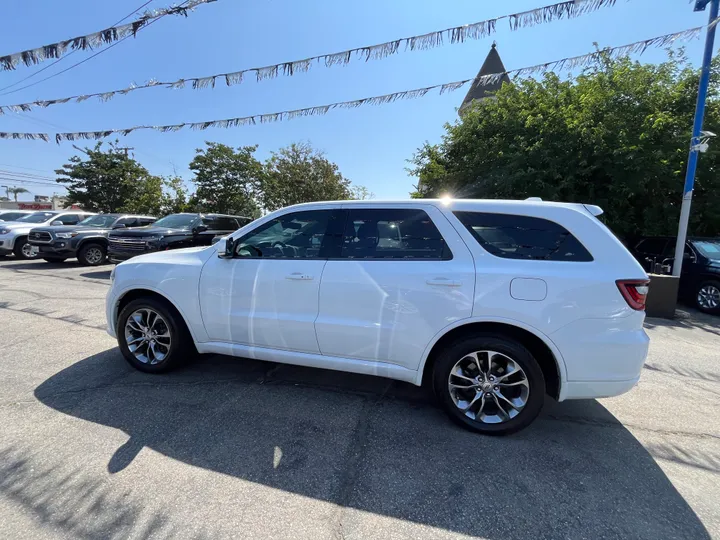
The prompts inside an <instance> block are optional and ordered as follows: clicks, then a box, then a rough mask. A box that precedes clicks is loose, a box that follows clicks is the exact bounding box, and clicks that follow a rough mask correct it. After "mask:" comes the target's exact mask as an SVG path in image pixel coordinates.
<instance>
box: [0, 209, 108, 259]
mask: <svg viewBox="0 0 720 540" xmlns="http://www.w3.org/2000/svg"><path fill="white" fill-rule="evenodd" d="M92 215H94V214H93V213H92V212H82V211H78V210H71V211H70V210H69V211H67V212H65V211H59V212H58V211H52V210H47V211H46V210H39V211H37V212H32V213H31V214H28V215H26V216H23V217H21V218H18V219H17V220H15V221H11V222H7V223H0V256H5V255H9V254H10V253H14V254H15V256H16V257H17V258H18V259H36V258H37V257H38V250H37V247H36V246H33V245H31V244H30V242H29V241H28V235H29V234H30V231H31V230H32V229H34V228H35V227H38V226H41V225H42V226H52V227H62V226H63V225H75V224H77V223H79V222H80V221H82V220H83V219H85V218H86V217H88V216H92Z"/></svg>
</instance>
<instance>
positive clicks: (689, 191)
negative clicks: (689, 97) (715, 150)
mask: <svg viewBox="0 0 720 540" xmlns="http://www.w3.org/2000/svg"><path fill="white" fill-rule="evenodd" d="M708 4H710V16H709V18H708V29H707V35H706V36H705V52H704V53H703V63H702V69H701V71H700V85H699V87H698V96H697V105H696V106H695V121H694V123H693V130H692V138H691V139H690V154H689V155H688V165H687V171H686V173H685V187H684V188H683V198H682V206H681V207H680V224H679V226H678V235H677V244H675V260H674V261H673V276H675V277H680V272H681V270H682V263H683V254H684V253H685V241H686V240H687V228H688V220H689V219H690V205H691V204H692V195H693V188H694V187H695V170H696V169H697V162H698V154H699V153H700V152H701V151H702V144H701V143H702V141H701V140H700V136H701V135H702V133H701V131H702V126H703V117H704V116H705V100H706V99H707V91H708V85H709V83H710V62H711V61H712V56H713V46H714V43H715V27H716V26H717V21H716V20H715V19H717V16H718V5H719V4H720V0H696V2H695V11H704V10H705V8H706V7H707V5H708ZM705 147H707V146H705Z"/></svg>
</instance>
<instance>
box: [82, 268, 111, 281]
mask: <svg viewBox="0 0 720 540" xmlns="http://www.w3.org/2000/svg"><path fill="white" fill-rule="evenodd" d="M111 271H112V268H108V269H107V270H95V271H94V272H83V273H82V274H80V277H84V278H90V279H110V272H111Z"/></svg>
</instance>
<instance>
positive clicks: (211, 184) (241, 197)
mask: <svg viewBox="0 0 720 540" xmlns="http://www.w3.org/2000/svg"><path fill="white" fill-rule="evenodd" d="M205 144H206V148H198V149H197V150H196V155H195V157H194V158H193V160H192V161H191V162H190V170H192V171H193V172H194V173H195V178H194V179H193V182H194V183H195V184H196V186H197V190H196V192H195V196H194V197H193V200H192V205H193V206H195V207H196V208H194V210H198V211H204V212H219V213H224V214H236V215H244V216H248V217H257V216H258V215H259V213H260V211H259V208H258V204H257V202H256V200H257V198H258V190H259V187H260V183H261V177H262V173H263V167H262V163H260V161H258V160H257V159H256V158H255V151H256V150H257V146H242V147H240V148H238V149H237V150H236V149H234V148H232V147H230V146H227V145H225V144H220V143H215V142H206V143H205Z"/></svg>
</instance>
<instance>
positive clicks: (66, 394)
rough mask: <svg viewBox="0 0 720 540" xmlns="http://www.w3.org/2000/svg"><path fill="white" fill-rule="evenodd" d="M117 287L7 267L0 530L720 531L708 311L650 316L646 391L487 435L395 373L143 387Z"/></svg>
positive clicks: (715, 323)
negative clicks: (457, 421) (119, 340)
mask: <svg viewBox="0 0 720 540" xmlns="http://www.w3.org/2000/svg"><path fill="white" fill-rule="evenodd" d="M109 274H110V267H109V266H102V267H98V268H87V267H80V266H78V265H77V264H76V263H75V262H74V261H67V262H66V263H63V264H48V263H45V262H39V261H30V262H28V261H16V260H14V259H12V258H5V259H0V340H1V341H0V343H1V345H0V537H3V538H13V539H18V540H19V539H40V538H43V539H44V538H53V539H55V538H68V539H77V538H88V539H96V538H97V539H114V538H117V539H120V538H134V539H141V538H191V539H206V538H207V539H211V538H258V539H259V538H262V539H268V538H292V539H304V538H308V539H318V540H320V539H325V538H328V539H330V538H341V539H360V538H363V539H364V538H383V539H386V538H388V539H395V538H398V539H400V538H408V539H410V538H412V539H425V538H460V537H481V538H489V539H497V540H500V539H508V538H523V539H527V538H533V539H539V538H552V539H556V538H572V539H579V538H648V539H658V538H698V539H701V538H709V537H717V538H720V419H719V418H720V317H709V316H705V315H702V314H699V313H696V312H692V311H683V312H681V313H680V315H681V316H680V318H678V319H676V320H674V321H666V320H660V319H648V322H647V330H648V333H649V334H650V337H651V346H650V356H649V358H648V361H647V364H646V369H644V370H643V374H642V378H641V381H640V384H639V386H638V387H636V388H635V389H633V390H632V391H631V392H630V393H628V394H626V395H624V396H621V397H618V398H612V399H602V400H592V401H577V402H566V403H560V404H557V403H554V402H552V401H551V400H548V402H547V404H546V406H545V409H544V412H543V413H542V415H541V417H540V418H539V419H538V421H536V422H535V424H533V425H532V426H531V427H530V428H528V429H527V430H525V431H523V432H521V433H518V434H516V435H513V436H510V437H504V438H492V437H483V436H479V435H476V434H473V433H470V432H467V431H465V430H463V429H461V428H459V427H456V426H455V425H454V424H452V423H451V422H450V421H449V420H448V419H447V418H446V417H445V416H444V414H443V413H442V411H440V410H439V409H437V408H436V407H435V406H434V405H433V404H432V403H431V402H430V401H429V400H428V399H427V398H426V396H425V395H424V394H423V391H422V390H420V389H418V388H415V387H413V386H412V385H408V384H404V383H400V382H393V381H389V380H386V379H380V378H373V377H366V376H359V375H352V374H343V373H338V372H332V371H326V370H314V369H309V368H300V367H293V366H284V365H279V364H272V363H267V362H258V361H251V360H239V359H233V358H227V357H221V356H210V357H207V358H202V359H201V360H200V361H198V362H196V363H195V364H193V365H191V366H188V367H187V368H184V369H182V370H180V371H176V372H173V373H171V374H168V375H162V376H153V375H147V374H143V373H139V372H137V371H135V370H133V369H131V368H130V367H129V366H128V365H127V364H126V363H125V361H124V360H123V358H122V357H121V355H120V352H119V351H118V349H117V346H116V343H115V342H114V340H113V339H112V338H110V337H109V336H108V335H107V334H106V333H105V329H104V328H105V317H104V298H105V293H106V291H107V288H108V286H109Z"/></svg>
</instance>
